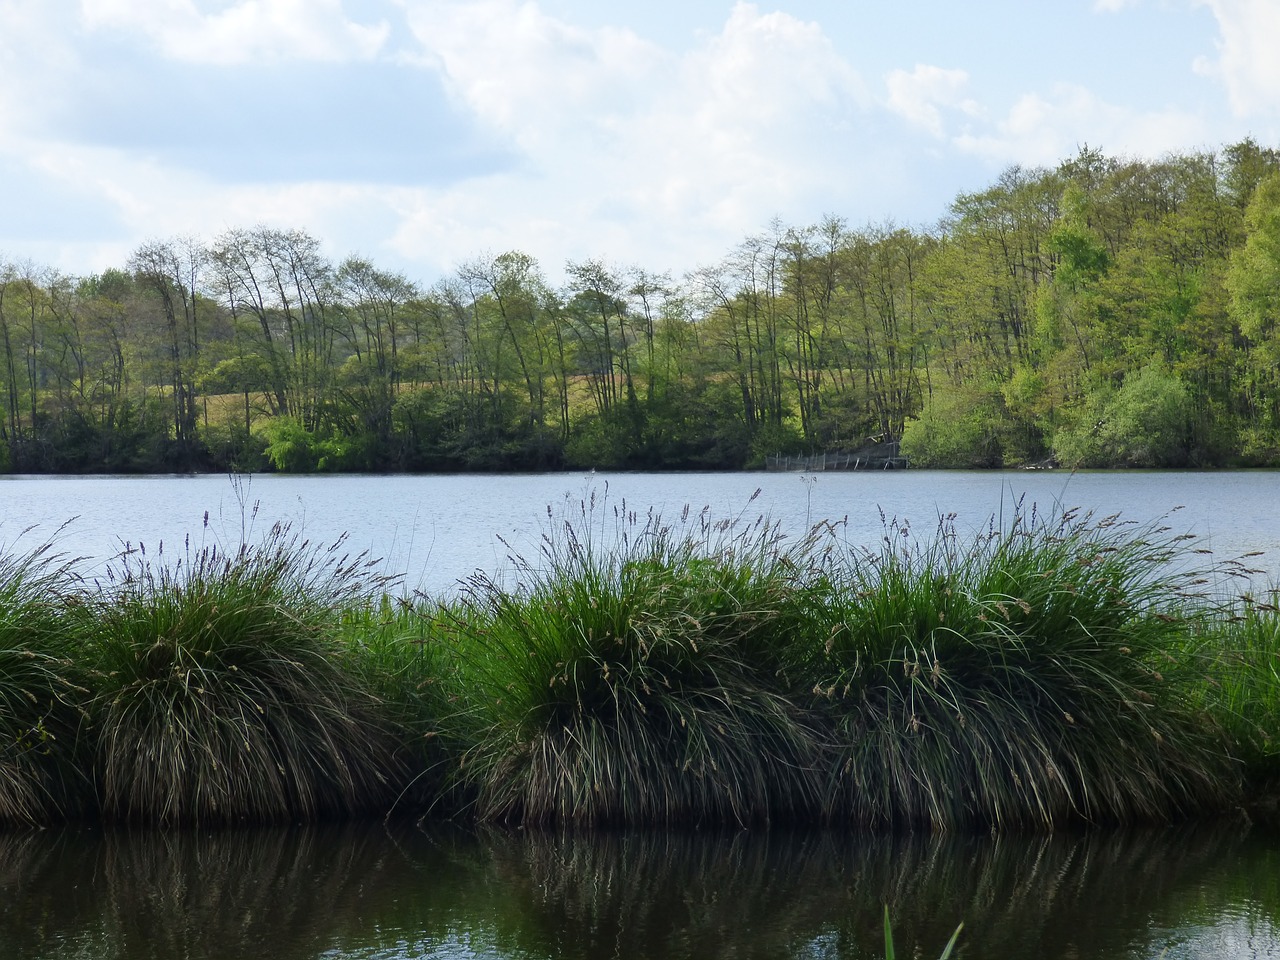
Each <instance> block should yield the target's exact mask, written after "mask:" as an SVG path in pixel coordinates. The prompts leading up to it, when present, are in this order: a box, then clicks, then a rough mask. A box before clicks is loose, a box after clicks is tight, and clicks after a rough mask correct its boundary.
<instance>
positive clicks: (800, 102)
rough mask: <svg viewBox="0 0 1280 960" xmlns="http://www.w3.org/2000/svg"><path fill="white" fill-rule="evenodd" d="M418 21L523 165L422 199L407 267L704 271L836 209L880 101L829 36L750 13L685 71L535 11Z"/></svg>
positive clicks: (451, 75) (618, 34)
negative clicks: (512, 254)
mask: <svg viewBox="0 0 1280 960" xmlns="http://www.w3.org/2000/svg"><path fill="white" fill-rule="evenodd" d="M406 7H407V9H408V11H409V18H410V24H411V26H412V28H413V31H414V34H415V36H416V37H417V38H418V40H419V42H420V43H421V44H422V45H423V48H424V55H423V58H422V60H423V62H429V63H434V64H435V66H436V68H437V69H439V70H440V71H441V72H442V74H443V75H444V76H445V77H446V83H447V84H448V85H449V87H450V88H451V89H452V90H453V91H454V92H455V96H456V97H457V98H458V100H459V101H460V102H461V103H464V104H466V105H467V106H468V107H469V108H470V109H472V110H473V111H474V112H475V114H476V115H477V116H478V117H479V118H480V119H482V120H483V121H484V122H486V123H488V124H490V125H491V126H492V127H493V128H495V129H497V130H499V131H501V132H502V134H503V135H504V136H506V137H509V138H510V140H511V142H512V143H513V144H514V145H515V146H516V147H517V148H518V149H519V150H520V151H521V152H522V153H523V155H524V162H523V164H522V165H520V166H519V167H518V169H516V170H514V171H512V172H509V173H507V174H503V175H499V176H495V177H490V178H486V179H485V180H484V181H483V183H482V184H476V183H471V184H467V185H465V186H463V187H460V188H458V189H456V190H451V191H440V192H437V193H423V194H421V195H419V198H418V200H417V201H416V202H415V203H414V204H413V205H412V209H411V210H410V211H409V212H408V214H407V217H406V222H405V224H404V226H403V228H402V229H401V230H400V231H399V233H398V234H397V243H398V244H399V246H400V247H401V249H402V250H403V251H405V253H406V254H408V253H409V252H410V251H415V250H416V251H421V250H423V249H440V250H443V249H448V248H449V247H450V246H452V247H453V248H454V249H456V248H457V246H458V244H459V237H460V236H462V237H464V238H465V237H468V236H469V237H474V238H476V240H479V241H481V242H479V243H477V242H476V241H475V240H473V241H471V242H468V241H467V240H466V239H464V240H463V241H462V243H463V246H464V248H465V249H475V248H476V247H484V246H489V247H494V248H505V247H508V246H515V245H518V246H522V248H525V249H539V250H543V251H547V252H548V256H547V257H546V259H547V260H548V266H550V267H556V266H558V265H559V260H560V259H563V258H564V257H566V256H576V257H582V256H586V255H588V251H593V253H592V254H591V255H602V254H604V255H607V256H610V257H613V258H616V259H627V258H632V259H634V258H644V257H648V256H651V254H649V253H648V252H647V251H651V250H654V249H660V250H665V251H667V252H668V253H669V255H670V256H671V258H672V259H671V265H675V264H680V265H683V266H689V265H690V264H691V263H693V262H696V261H697V260H699V259H705V257H706V251H707V250H708V249H711V250H715V251H716V252H717V253H719V252H723V249H724V241H723V237H724V235H725V233H729V234H731V235H734V234H736V235H737V236H739V237H740V236H742V235H744V234H745V233H746V232H748V231H751V230H754V229H756V228H758V227H759V225H760V223H761V222H762V221H763V220H764V219H767V218H768V216H769V215H770V214H772V213H778V214H780V215H783V216H786V215H789V214H791V213H793V212H795V211H796V210H797V208H798V207H800V206H803V205H804V204H805V203H806V202H810V201H811V202H812V203H814V204H817V203H819V202H820V201H818V200H817V199H816V198H817V197H818V196H823V197H825V201H822V202H825V204H827V205H828V206H826V207H825V209H829V208H830V207H829V205H830V204H832V203H838V202H839V200H840V198H839V197H838V196H834V195H833V194H832V189H833V183H836V182H842V185H843V184H845V183H848V182H849V181H850V180H851V178H852V175H853V174H854V161H853V160H852V159H851V155H852V153H853V151H850V150H848V149H847V147H846V145H845V144H846V141H847V140H848V138H849V136H850V132H851V131H850V127H851V123H852V122H853V121H854V120H855V119H856V116H857V114H858V112H859V111H860V110H861V109H862V108H863V107H864V106H866V105H867V103H868V100H867V98H866V95H865V92H864V90H863V87H862V84H861V81H860V79H859V78H858V76H857V74H856V72H855V71H854V70H853V69H852V68H851V67H850V66H849V64H848V63H847V62H846V61H844V60H843V59H842V58H841V57H840V56H839V55H838V54H837V52H836V51H835V50H834V48H833V47H832V45H831V43H830V42H829V40H828V39H827V38H826V36H825V35H824V34H823V32H822V30H821V28H820V27H818V26H817V25H816V24H813V23H805V22H802V21H800V20H797V19H796V18H794V17H791V16H789V15H787V14H783V13H767V14H762V13H760V12H759V11H758V10H757V8H756V7H755V6H753V5H751V4H746V3H739V4H738V5H736V6H735V7H734V8H733V11H732V12H731V14H730V16H729V18H728V20H727V21H726V23H725V25H724V27H723V29H722V30H721V31H720V32H718V33H716V34H714V35H712V36H709V37H704V38H701V40H700V42H699V44H698V45H697V46H696V47H695V48H694V49H693V50H692V51H691V52H689V53H687V54H685V55H684V56H682V57H677V56H675V55H674V54H670V53H667V52H664V51H663V50H661V49H659V48H657V47H655V46H653V45H652V44H650V43H648V42H647V41H644V40H642V39H641V38H639V37H638V36H636V35H635V34H633V33H631V32H630V31H626V30H619V29H614V28H609V29H599V30H587V29H584V28H580V27H576V26H572V25H569V24H567V23H564V22H562V21H558V20H556V19H554V18H552V17H550V16H548V15H547V14H545V13H544V12H543V11H542V10H541V8H540V7H538V5H537V4H535V3H532V2H524V3H518V2H514V0H485V2H472V3H438V2H432V3H426V2H416V3H414V2H407V3H406ZM521 210H523V211H525V212H524V213H523V214H520V215H515V214H513V212H514V211H521ZM586 225H590V226H586ZM677 225H678V226H677ZM712 236H714V237H715V238H716V239H715V240H710V239H709V238H710V237H712ZM557 258H559V259H557Z"/></svg>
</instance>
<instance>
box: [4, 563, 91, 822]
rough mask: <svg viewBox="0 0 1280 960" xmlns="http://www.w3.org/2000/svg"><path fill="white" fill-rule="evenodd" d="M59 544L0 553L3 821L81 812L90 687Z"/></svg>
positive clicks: (69, 577)
mask: <svg viewBox="0 0 1280 960" xmlns="http://www.w3.org/2000/svg"><path fill="white" fill-rule="evenodd" d="M70 567H71V564H70V562H69V561H68V560H66V559H65V558H63V557H61V556H60V555H58V554H57V553H55V552H54V547H53V545H52V543H45V544H43V545H41V546H39V547H37V548H36V549H35V550H33V551H31V552H29V553H26V554H18V555H12V554H10V555H4V556H0V738H3V739H2V740H0V825H5V824H15V823H39V822H47V821H49V820H53V819H57V818H59V817H61V816H65V815H67V814H70V813H73V812H76V811H77V808H78V807H79V805H80V803H81V802H82V800H83V799H84V797H85V795H86V793H87V791H86V790H85V789H84V787H85V786H86V784H85V781H84V780H83V778H82V777H81V776H80V775H79V772H78V770H79V768H78V766H77V757H76V750H75V748H76V742H77V741H76V738H77V732H78V730H79V728H80V723H81V718H82V715H83V711H84V707H83V703H84V700H85V694H86V690H85V688H84V686H83V677H82V676H81V675H80V670H79V665H78V662H77V659H76V651H75V649H74V647H73V640H72V632H71V630H70V629H69V627H68V622H67V618H66V617H65V616H64V611H65V603H66V601H67V596H68V588H69V587H70V586H71V585H72V584H73V583H74V579H75V578H74V576H73V575H72V573H71V569H70Z"/></svg>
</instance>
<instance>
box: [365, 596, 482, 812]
mask: <svg viewBox="0 0 1280 960" xmlns="http://www.w3.org/2000/svg"><path fill="white" fill-rule="evenodd" d="M342 632H343V637H344V643H345V644H346V645H347V647H348V649H349V650H350V652H351V653H352V654H353V657H354V659H353V662H354V666H355V668H356V669H357V670H358V671H359V675H360V678H361V681H362V682H363V683H365V684H366V685H367V687H368V688H369V689H370V690H371V691H373V693H374V694H375V695H376V696H377V697H378V699H379V700H380V701H381V703H382V704H383V713H384V715H385V716H386V718H387V719H388V721H390V723H391V724H392V727H393V729H395V730H396V731H397V732H398V737H397V747H396V752H397V764H396V769H397V771H398V773H399V774H400V775H401V776H402V777H403V778H404V779H403V782H402V783H401V784H400V785H399V788H398V793H397V796H396V798H395V801H394V803H393V806H392V809H391V810H390V811H389V812H391V813H410V812H412V813H415V814H420V813H422V812H424V811H425V812H427V813H439V814H451V813H455V812H457V808H458V806H459V805H460V804H461V802H462V801H460V800H458V798H457V797H456V796H454V794H453V789H454V788H455V787H456V786H457V780H456V778H455V777H454V776H453V768H454V767H455V766H456V763H457V759H458V758H459V757H460V756H461V755H462V754H463V753H464V752H465V750H466V748H467V747H468V746H469V744H468V743H465V742H462V741H460V740H459V739H458V735H459V734H460V732H462V731H463V730H465V728H466V725H465V724H461V723H459V722H457V715H458V714H459V713H460V712H462V711H464V710H465V709H466V707H465V696H464V695H465V684H463V683H462V682H461V681H460V679H459V678H460V674H461V672H462V667H461V665H460V663H459V654H460V653H461V652H462V651H465V650H466V649H468V647H469V644H467V643H460V642H459V638H460V637H470V636H472V635H473V631H472V630H471V629H470V628H469V627H468V626H467V616H466V609H465V607H463V606H462V605H461V604H458V603H456V602H446V601H441V600H436V599H432V598H428V597H424V596H421V595H415V596H412V597H403V596H395V597H393V596H391V595H389V594H383V595H381V596H379V597H375V598H371V600H370V602H368V603H366V604H364V605H362V606H360V607H355V608H351V609H349V610H347V611H345V612H344V613H343V617H342Z"/></svg>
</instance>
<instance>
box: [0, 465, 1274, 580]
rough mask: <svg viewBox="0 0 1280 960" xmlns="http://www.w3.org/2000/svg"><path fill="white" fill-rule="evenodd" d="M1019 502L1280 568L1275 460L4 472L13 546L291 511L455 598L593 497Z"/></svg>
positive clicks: (601, 516)
mask: <svg viewBox="0 0 1280 960" xmlns="http://www.w3.org/2000/svg"><path fill="white" fill-rule="evenodd" d="M753 497H754V499H753ZM1019 502H1021V503H1022V504H1023V507H1024V509H1026V508H1029V507H1030V505H1032V504H1034V505H1035V506H1036V509H1037V510H1038V511H1039V512H1040V513H1046V512H1051V511H1052V510H1054V509H1055V508H1080V509H1082V510H1085V511H1093V512H1094V513H1095V514H1096V515H1098V516H1107V515H1110V514H1114V513H1119V514H1120V515H1121V516H1122V517H1123V518H1124V519H1126V520H1131V521H1134V522H1136V523H1139V524H1146V523H1152V522H1157V521H1160V520H1161V518H1165V522H1166V523H1167V524H1168V525H1169V526H1170V528H1171V530H1172V532H1173V533H1178V534H1181V533H1192V534H1195V536H1196V543H1195V544H1194V545H1193V546H1195V547H1198V548H1203V549H1208V550H1212V551H1213V556H1214V558H1216V559H1218V560H1226V559H1230V558H1233V557H1237V556H1241V555H1243V554H1247V553H1253V552H1256V551H1262V556H1261V557H1253V558H1251V559H1250V562H1251V563H1252V564H1253V565H1254V566H1256V567H1258V568H1259V569H1261V570H1262V571H1263V574H1262V576H1263V578H1269V579H1271V580H1280V510H1278V509H1277V508H1276V505H1277V503H1280V473H1277V472H1272V471H1233V472H1212V473H1210V472H1203V473H1202V472H1189V471H1170V472H1137V471H1134V472H1095V473H1074V474H1072V473H1062V472H1054V471H1042V472H1036V471H996V472H982V473H978V472H972V473H959V472H944V471H931V470H905V471H859V472H846V473H834V472H832V473H822V474H803V475H802V474H795V473H729V474H716V473H676V474H636V473H620V474H586V475H584V474H580V473H556V474H532V475H514V476H512V475H505V476H471V475H467V476H404V475H394V476H328V477H324V476H320V477H317V476H299V477H293V476H279V475H271V474H264V475H255V476H252V477H227V476H224V475H205V476H182V477H174V476H148V477H118V476H111V477H31V476H7V477H0V547H5V548H8V549H10V550H11V551H14V552H22V551H23V550H24V549H30V548H31V547H32V546H34V545H38V544H39V543H41V542H43V541H44V540H47V539H50V538H53V537H55V536H56V540H57V543H58V545H59V547H60V549H62V550H63V551H64V552H65V553H68V554H71V555H74V556H83V557H86V558H88V563H87V564H86V567H87V569H89V570H90V571H94V570H98V569H101V567H102V565H103V563H104V562H105V561H106V560H107V559H108V558H110V557H111V556H113V555H114V554H116V553H118V552H119V551H120V550H121V549H122V548H123V547H124V546H125V545H126V544H129V545H131V546H132V547H135V548H136V547H137V546H138V545H139V544H142V545H144V546H145V547H146V548H147V549H148V550H149V551H150V555H152V556H154V555H155V553H156V552H157V551H158V550H159V549H160V547H161V545H163V548H164V551H165V553H166V555H167V556H169V557H172V556H174V555H181V553H182V552H183V551H184V550H186V549H188V548H194V549H199V548H200V547H201V546H203V545H211V544H217V545H219V546H220V547H227V546H233V547H234V546H235V545H238V544H239V543H240V542H241V540H242V539H243V538H248V539H250V540H251V541H252V540H253V539H254V538H255V537H259V536H261V535H262V534H263V533H265V532H266V531H267V530H268V529H269V528H270V526H271V524H272V523H274V522H276V521H285V522H287V523H289V524H290V525H291V526H292V529H293V530H294V531H295V532H297V533H300V534H301V535H303V536H305V537H307V538H309V539H310V540H311V541H312V542H314V543H317V544H322V545H327V544H329V543H332V542H333V541H334V540H336V539H338V538H339V537H342V536H346V538H347V540H346V544H345V546H346V547H349V548H350V549H351V550H352V552H354V553H359V552H361V551H368V552H369V553H370V555H371V556H373V557H376V558H379V559H381V560H383V562H384V567H385V569H386V570H387V572H390V573H393V574H397V575H403V584H404V586H405V588H406V589H409V590H413V589H418V590H421V591H423V592H425V593H429V594H432V595H442V594H448V593H451V592H453V591H454V590H455V589H456V587H457V584H458V581H459V580H460V579H462V578H465V577H467V576H469V575H470V574H471V573H473V572H474V571H476V570H483V571H486V572H488V573H490V574H495V575H496V574H502V573H504V571H505V572H508V573H509V572H510V570H511V567H512V565H511V562H510V559H509V558H510V556H511V555H512V554H517V555H520V556H523V557H525V558H531V559H535V560H536V558H537V556H538V549H539V538H540V536H541V535H542V534H543V533H545V532H548V531H551V530H553V528H555V527H556V526H557V525H558V523H559V522H561V521H562V520H563V519H564V518H566V517H569V518H577V519H578V520H579V522H580V521H581V517H582V512H583V510H584V508H586V509H587V512H588V513H589V514H590V516H591V518H592V519H591V523H592V524H593V525H594V526H596V528H597V530H598V531H599V532H600V533H602V534H603V535H607V534H608V533H609V531H610V530H612V529H613V527H614V524H615V520H614V511H615V510H617V511H621V510H623V508H624V507H625V511H626V513H628V514H629V513H632V512H635V513H636V514H638V516H639V517H640V518H641V519H642V520H643V517H644V516H645V514H646V512H647V511H649V510H650V509H652V510H655V511H657V512H659V513H661V514H662V515H663V517H664V518H666V519H669V520H675V519H677V518H678V517H679V516H680V514H681V512H682V510H683V508H684V507H686V506H689V507H691V508H692V510H693V511H694V512H697V511H699V510H701V509H703V508H707V510H708V512H709V513H710V514H711V515H712V516H713V517H714V518H715V519H726V518H731V517H741V518H743V520H744V521H747V522H750V521H754V520H755V519H757V518H759V517H765V518H768V519H769V520H771V521H773V522H776V523H778V524H779V525H780V526H781V527H782V528H783V529H784V530H785V531H787V532H789V533H791V534H793V535H799V534H801V533H803V532H804V531H805V530H807V529H808V527H809V526H810V525H811V524H813V523H817V522H819V521H824V520H828V521H841V520H846V519H847V525H844V526H843V527H842V528H841V529H842V534H841V535H842V536H844V537H845V538H847V539H848V541H849V542H850V543H851V544H854V545H870V546H874V545H875V544H877V543H878V542H879V540H880V537H881V536H882V535H883V532H884V528H883V525H882V520H881V514H882V512H883V514H884V515H885V516H888V517H897V518H899V519H906V520H908V521H910V522H911V524H912V527H913V531H914V533H915V536H917V537H918V538H925V537H929V536H931V535H932V533H933V531H934V530H935V529H936V527H937V523H938V518H939V517H940V516H943V515H947V514H955V515H956V518H957V519H956V522H957V525H958V527H959V528H960V530H961V532H962V533H965V532H970V531H976V530H978V529H981V528H983V527H985V526H986V524H987V523H988V522H989V521H990V520H991V519H992V518H994V519H995V520H996V521H997V522H1000V521H1005V522H1007V521H1008V519H1009V518H1010V517H1011V516H1012V514H1013V512H1014V510H1015V507H1016V504H1018V503H1019ZM593 503H594V505H595V506H594V511H592V510H591V508H590V505H591V504H593ZM63 524H66V526H65V527H63V526H62V525H63ZM32 526H34V527H35V529H34V530H30V531H27V532H25V533H24V531H26V530H27V528H29V527H32ZM59 528H62V529H61V531H60V529H59ZM1201 556H1202V555H1197V562H1199V557H1201ZM1205 562H1209V559H1206V560H1205Z"/></svg>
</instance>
